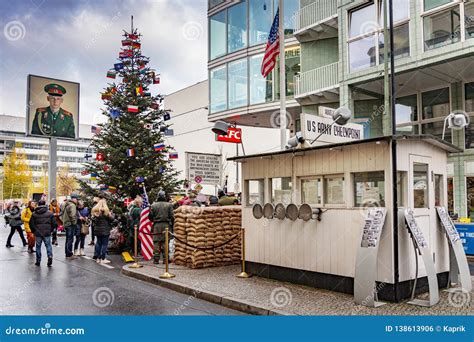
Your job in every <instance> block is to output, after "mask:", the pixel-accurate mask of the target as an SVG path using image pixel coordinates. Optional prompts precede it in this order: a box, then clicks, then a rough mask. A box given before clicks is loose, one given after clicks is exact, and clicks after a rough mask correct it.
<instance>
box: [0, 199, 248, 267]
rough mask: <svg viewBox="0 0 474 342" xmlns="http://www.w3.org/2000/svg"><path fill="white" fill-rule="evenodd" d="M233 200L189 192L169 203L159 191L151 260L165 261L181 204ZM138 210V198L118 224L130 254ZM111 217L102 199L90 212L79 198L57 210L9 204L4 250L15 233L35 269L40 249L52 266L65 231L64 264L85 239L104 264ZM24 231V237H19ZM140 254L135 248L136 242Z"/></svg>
mask: <svg viewBox="0 0 474 342" xmlns="http://www.w3.org/2000/svg"><path fill="white" fill-rule="evenodd" d="M239 204H240V199H239V197H238V196H232V195H228V194H226V193H225V192H224V191H223V190H219V192H218V195H217V196H209V197H205V199H202V198H198V195H197V194H196V193H194V192H191V193H190V194H189V195H187V196H185V197H183V198H181V199H180V200H178V201H173V200H171V198H170V197H169V196H168V195H167V194H166V193H165V192H164V191H159V193H158V197H157V200H156V201H155V202H154V203H153V204H152V205H151V207H150V212H149V219H150V221H151V222H152V227H153V229H152V234H153V242H154V251H153V257H154V258H153V261H154V263H156V264H157V263H159V261H160V258H161V257H162V258H163V263H164V259H165V256H164V254H165V252H164V241H165V236H164V232H165V229H166V228H167V227H168V228H169V229H170V231H171V232H172V231H173V223H174V215H173V209H175V208H176V207H178V206H181V205H190V206H199V207H200V206H226V205H239ZM142 210H143V199H142V198H141V197H140V196H137V197H136V198H135V199H134V200H133V201H132V203H131V204H130V205H129V207H128V208H127V212H126V214H125V215H124V216H122V219H124V220H123V221H124V224H123V226H122V231H121V232H120V233H119V234H120V236H121V237H122V239H120V240H123V245H124V249H125V250H128V251H130V252H132V251H133V246H134V228H135V226H137V227H138V226H139V225H140V218H141V212H142ZM118 221H119V218H118V217H117V218H116V215H114V214H113V213H112V212H111V210H110V209H109V207H108V205H107V201H106V199H105V198H104V197H103V196H100V197H95V198H94V199H93V205H92V208H88V207H87V206H86V205H85V203H84V202H83V201H82V200H81V199H80V197H79V196H78V195H75V194H73V195H71V196H70V197H68V198H66V199H65V200H64V201H63V202H62V203H61V205H60V204H59V203H58V201H57V200H56V199H53V200H51V202H50V203H49V205H48V204H47V203H46V201H44V200H40V201H38V202H35V201H29V202H28V204H27V205H26V206H25V207H24V208H21V207H20V204H19V202H13V203H10V204H9V205H8V206H7V208H6V215H5V222H6V224H7V225H9V226H10V234H9V235H8V238H7V242H6V247H7V248H11V247H14V246H13V244H12V238H13V236H14V235H15V233H18V235H19V238H20V239H21V242H22V244H23V246H24V247H28V252H29V253H36V262H35V265H36V266H40V265H41V258H42V253H41V248H42V245H43V244H44V245H45V248H46V253H47V257H48V261H47V266H49V267H51V266H52V263H53V247H52V246H53V245H55V246H57V245H58V232H64V233H65V236H66V239H65V244H64V253H65V257H66V259H73V258H76V257H80V256H85V252H84V249H85V242H86V241H85V240H86V236H88V235H90V236H91V240H90V243H89V245H90V246H94V255H93V259H94V260H96V262H97V263H103V264H108V263H110V260H109V259H107V252H108V246H109V239H110V236H111V231H112V228H113V227H114V226H115V225H116V224H117V222H118ZM23 228H24V231H25V233H26V238H25V236H24V234H23ZM138 248H139V249H140V243H139V242H138Z"/></svg>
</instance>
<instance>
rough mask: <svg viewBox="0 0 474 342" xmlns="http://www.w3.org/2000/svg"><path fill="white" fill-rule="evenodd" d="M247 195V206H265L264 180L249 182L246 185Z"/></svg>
mask: <svg viewBox="0 0 474 342" xmlns="http://www.w3.org/2000/svg"><path fill="white" fill-rule="evenodd" d="M245 186H246V189H245V190H246V193H247V196H246V197H247V203H246V204H247V206H252V205H254V204H257V203H258V204H263V203H264V202H265V197H264V196H265V188H264V181H263V179H256V180H248V181H246V183H245Z"/></svg>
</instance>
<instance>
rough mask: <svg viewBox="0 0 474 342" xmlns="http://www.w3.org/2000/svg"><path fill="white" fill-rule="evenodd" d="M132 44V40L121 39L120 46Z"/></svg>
mask: <svg viewBox="0 0 474 342" xmlns="http://www.w3.org/2000/svg"><path fill="white" fill-rule="evenodd" d="M130 45H132V41H131V40H129V39H124V40H122V46H130Z"/></svg>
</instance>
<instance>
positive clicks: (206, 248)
mask: <svg viewBox="0 0 474 342" xmlns="http://www.w3.org/2000/svg"><path fill="white" fill-rule="evenodd" d="M170 234H171V235H173V236H174V238H175V239H176V241H178V242H181V243H182V244H184V245H185V246H188V247H191V248H195V249H199V250H202V251H207V250H210V249H215V248H219V247H222V246H225V245H227V244H228V243H230V242H232V241H233V240H235V238H237V237H238V236H239V235H240V233H237V234H235V235H234V236H233V237H232V238H230V239H229V240H228V241H226V242H223V243H221V244H219V245H216V246H212V247H198V246H193V245H190V244H188V243H187V242H184V241H181V240H180V239H179V238H178V237H177V236H176V235H174V234H173V233H170Z"/></svg>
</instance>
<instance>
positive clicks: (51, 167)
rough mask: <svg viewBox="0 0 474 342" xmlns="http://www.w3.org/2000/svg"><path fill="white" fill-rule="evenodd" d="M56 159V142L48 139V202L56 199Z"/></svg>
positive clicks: (54, 139) (53, 139)
mask: <svg viewBox="0 0 474 342" xmlns="http://www.w3.org/2000/svg"><path fill="white" fill-rule="evenodd" d="M57 159H58V140H57V139H56V138H55V137H51V138H49V163H48V196H49V198H48V199H49V201H51V200H52V199H53V198H56V170H57V167H56V163H57Z"/></svg>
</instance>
